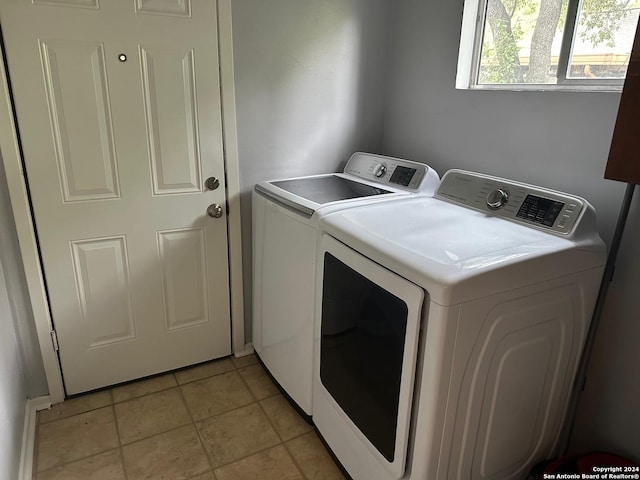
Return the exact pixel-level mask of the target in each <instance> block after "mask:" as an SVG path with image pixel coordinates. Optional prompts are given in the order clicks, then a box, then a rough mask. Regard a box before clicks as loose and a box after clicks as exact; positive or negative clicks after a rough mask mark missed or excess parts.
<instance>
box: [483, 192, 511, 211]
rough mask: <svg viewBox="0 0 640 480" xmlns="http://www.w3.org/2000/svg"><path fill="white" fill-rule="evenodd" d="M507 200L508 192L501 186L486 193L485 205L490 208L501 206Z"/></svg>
mask: <svg viewBox="0 0 640 480" xmlns="http://www.w3.org/2000/svg"><path fill="white" fill-rule="evenodd" d="M508 200H509V192H508V191H507V190H505V189H502V188H496V189H495V190H492V191H491V192H489V195H487V207H489V209H491V210H498V209H499V208H502V207H503V206H504V204H505V203H507V201H508Z"/></svg>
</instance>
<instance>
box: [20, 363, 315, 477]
mask: <svg viewBox="0 0 640 480" xmlns="http://www.w3.org/2000/svg"><path fill="white" fill-rule="evenodd" d="M226 358H227V359H229V361H230V363H231V365H230V366H231V368H230V369H229V370H227V371H222V372H218V373H213V374H211V375H207V376H205V377H202V378H198V379H195V380H191V381H188V382H184V383H180V382H179V381H178V377H177V376H176V371H173V372H167V375H171V376H172V377H173V378H172V380H173V383H174V384H173V385H172V386H169V387H165V388H161V389H160V390H156V391H152V392H149V393H145V394H144V395H139V396H135V397H132V398H129V399H127V400H124V401H120V402H115V395H114V392H113V390H114V389H109V390H108V392H109V397H110V403H109V404H108V405H104V406H102V407H97V408H91V409H89V410H85V411H81V412H78V413H74V414H73V415H69V416H67V417H65V418H62V419H56V420H52V421H50V422H46V423H45V424H44V425H46V424H50V423H54V422H58V421H60V420H65V419H70V418H73V417H76V416H78V415H83V414H86V413H89V412H92V411H95V410H99V409H102V408H106V407H109V408H110V409H111V414H112V415H113V418H114V425H115V434H116V436H117V447H115V448H113V449H108V450H105V451H103V452H98V453H94V454H92V455H88V456H85V457H82V458H78V459H74V460H73V461H70V462H65V463H62V464H60V465H55V466H53V467H51V468H49V469H47V470H43V471H42V472H38V471H37V460H38V457H37V454H38V450H37V447H38V445H39V427H40V422H39V421H38V422H37V425H36V429H37V430H36V446H35V455H34V469H33V471H34V476H33V478H34V479H37V478H38V475H39V474H42V473H45V472H49V471H50V470H52V469H55V468H59V467H65V466H68V465H70V464H72V463H75V462H80V461H82V460H86V459H87V458H91V457H94V456H98V455H103V454H106V453H109V452H113V451H115V450H116V449H117V450H118V459H119V462H120V464H121V466H122V470H123V474H124V478H125V480H127V479H129V472H127V469H126V466H125V458H124V449H125V448H127V447H128V446H130V445H135V444H137V443H140V442H144V441H146V440H149V439H151V438H153V437H157V436H161V435H167V434H170V433H171V432H173V431H175V430H179V429H181V428H185V427H187V426H191V428H193V429H195V431H196V435H197V438H198V441H199V445H200V448H201V449H202V450H203V452H204V454H205V458H206V460H207V464H208V467H209V469H208V470H207V471H205V472H202V473H199V474H197V475H194V476H191V477H189V478H196V477H199V476H201V475H206V474H208V473H209V472H210V473H211V474H212V475H213V477H214V479H215V478H217V476H216V474H215V471H216V470H218V469H220V468H224V467H227V466H229V465H232V464H234V463H237V462H241V461H244V460H246V459H247V458H249V457H252V456H254V455H258V454H261V453H264V452H267V451H269V450H272V449H274V448H276V447H279V446H282V447H283V448H284V451H285V452H286V455H287V456H288V458H289V460H290V461H292V462H293V465H294V466H295V468H296V469H297V471H298V473H299V474H300V475H301V476H302V477H303V478H304V479H308V476H307V475H306V474H305V473H304V470H303V469H302V468H301V464H300V463H299V462H298V461H297V460H296V457H295V456H294V455H293V453H292V451H291V450H290V448H289V445H288V442H292V441H294V440H296V439H299V438H301V437H304V436H306V435H312V434H314V432H315V429H313V428H312V429H310V430H306V431H304V432H301V433H299V434H296V435H293V436H292V437H290V438H287V439H286V440H285V438H284V436H283V433H281V432H280V431H279V430H278V428H276V423H275V419H276V418H277V417H274V418H273V419H272V418H271V417H270V416H269V415H268V414H267V411H266V409H265V407H264V406H263V404H262V402H265V401H267V400H269V399H272V398H275V397H278V396H282V397H283V398H284V399H285V401H286V402H287V406H289V407H291V406H290V405H289V400H288V399H287V398H286V397H284V396H283V395H282V393H281V392H280V391H279V390H278V391H276V392H275V393H273V394H269V395H267V396H266V397H264V398H260V399H258V396H257V394H256V393H254V391H253V390H252V388H251V386H250V383H249V382H248V381H247V379H245V376H244V375H242V373H241V371H244V370H245V369H247V368H248V367H255V366H256V365H258V366H259V370H260V371H261V372H262V374H263V375H266V376H267V378H268V380H269V384H273V383H274V382H273V379H272V378H270V377H269V375H268V373H267V371H266V369H265V367H264V366H262V365H261V364H260V363H259V362H258V361H257V359H253V361H252V363H247V364H243V365H240V366H238V365H236V364H235V363H234V362H233V357H226ZM250 361H251V360H250ZM202 365H206V364H202ZM199 366H200V365H198V366H196V367H192V368H198V367H199ZM183 370H188V369H183ZM180 371H182V370H180ZM232 372H235V374H236V375H237V376H238V377H240V380H241V382H242V385H243V386H244V388H245V389H246V390H247V391H248V392H249V396H250V398H251V399H252V401H251V402H249V403H247V404H245V405H240V406H237V407H234V408H230V409H228V410H224V411H222V412H219V413H216V414H215V415H209V416H207V417H204V418H202V419H199V420H195V418H194V413H193V412H192V410H191V408H190V407H189V403H188V402H187V398H186V396H185V393H184V390H183V388H182V387H186V386H187V385H189V384H191V383H194V382H198V381H204V380H208V379H211V378H214V377H217V376H220V375H224V374H228V373H232ZM258 378H260V376H258ZM260 380H261V379H260ZM144 381H145V380H144V379H143V380H141V382H144ZM131 384H132V385H135V382H131ZM260 385H261V384H258V387H260ZM254 386H255V385H254ZM172 389H178V390H179V393H178V395H179V398H180V402H181V404H182V405H183V407H184V408H185V409H186V412H187V416H188V422H187V423H185V424H183V425H179V426H176V427H172V428H170V429H168V430H165V431H162V432H158V433H154V434H153V435H149V436H146V437H144V438H139V439H136V440H135V441H133V442H129V443H126V444H125V443H123V440H122V439H121V435H120V429H121V426H122V425H121V422H122V419H118V416H117V415H116V405H119V404H124V403H126V402H130V401H133V400H138V399H141V398H144V397H148V396H151V395H154V394H159V393H162V392H166V391H169V390H172ZM257 392H259V393H260V388H258V390H257ZM76 398H80V397H76ZM253 404H257V408H258V409H259V411H260V413H261V414H262V415H263V416H264V417H265V418H266V421H267V424H268V425H269V427H270V428H271V429H272V430H273V431H274V432H275V434H276V436H275V438H274V439H273V440H276V439H277V442H276V443H274V444H273V445H270V446H268V447H265V448H261V449H259V450H256V451H253V452H251V453H249V454H246V455H243V456H241V457H239V458H236V459H234V460H233V461H231V462H228V463H224V464H221V465H218V466H215V467H214V459H213V458H212V457H211V455H210V454H209V451H208V448H206V447H205V445H206V442H205V440H204V438H203V436H202V434H201V432H200V429H199V428H198V424H201V423H202V422H205V421H207V420H210V419H212V418H216V417H219V416H222V415H227V414H229V413H231V412H234V411H237V410H240V409H242V408H246V407H249V406H251V405H253ZM291 408H293V407H291ZM276 411H277V410H276ZM293 411H294V413H295V415H296V416H300V414H299V412H297V411H296V410H295V409H293ZM185 420H186V418H185ZM301 420H303V421H304V420H305V419H304V418H302V417H301ZM305 423H307V422H305ZM284 431H286V430H284ZM114 460H115V458H114ZM203 467H204V465H203Z"/></svg>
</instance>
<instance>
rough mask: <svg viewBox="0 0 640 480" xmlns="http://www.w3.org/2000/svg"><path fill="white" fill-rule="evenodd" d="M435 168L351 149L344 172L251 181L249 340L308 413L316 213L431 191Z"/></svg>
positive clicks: (298, 403)
mask: <svg viewBox="0 0 640 480" xmlns="http://www.w3.org/2000/svg"><path fill="white" fill-rule="evenodd" d="M439 180H440V179H439V176H438V174H437V173H436V172H435V171H434V170H433V169H431V168H429V167H428V166H427V165H425V164H422V163H417V162H412V161H409V160H402V159H398V158H392V157H385V156H381V155H374V154H368V153H362V152H357V153H355V154H353V155H352V156H351V158H350V159H349V161H348V162H347V164H346V166H345V167H344V171H343V172H342V173H331V174H324V175H314V176H307V177H300V178H291V179H284V180H272V181H268V182H264V183H260V184H257V185H256V186H255V189H254V192H253V347H254V349H255V351H256V353H257V355H258V357H259V358H260V359H261V361H262V362H263V364H264V365H265V367H266V368H267V370H268V371H269V373H270V374H271V375H272V376H273V377H274V378H275V380H276V381H277V382H278V383H279V384H280V386H281V387H282V388H283V389H284V391H285V392H286V393H287V394H288V395H289V397H290V398H291V399H292V400H293V401H294V402H295V403H296V404H297V405H298V406H299V407H300V408H301V409H302V410H303V411H304V412H305V413H306V414H307V415H311V414H312V393H311V391H312V385H313V345H314V333H313V332H314V329H313V325H314V293H315V288H314V281H315V259H316V253H317V252H316V247H317V240H318V230H317V228H318V220H319V219H320V218H321V217H322V215H324V214H326V213H328V212H331V211H336V210H341V209H345V208H351V207H355V206H362V205H370V204H374V203H377V202H381V201H385V202H386V201H391V200H394V199H398V198H402V197H406V196H412V195H417V194H424V195H431V194H433V192H434V190H435V188H436V187H437V185H438V182H439Z"/></svg>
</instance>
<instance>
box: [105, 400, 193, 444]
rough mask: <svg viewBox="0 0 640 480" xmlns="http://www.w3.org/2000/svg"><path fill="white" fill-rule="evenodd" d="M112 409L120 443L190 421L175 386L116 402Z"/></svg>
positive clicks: (148, 435)
mask: <svg viewBox="0 0 640 480" xmlns="http://www.w3.org/2000/svg"><path fill="white" fill-rule="evenodd" d="M114 408H115V411H116V418H117V420H118V430H119V432H120V440H121V441H122V443H123V444H125V443H131V442H135V441H136V440H141V439H143V438H146V437H150V436H152V435H156V434H158V433H162V432H166V431H168V430H172V429H174V428H177V427H181V426H183V425H187V424H188V423H191V418H190V417H189V412H188V411H187V408H186V406H185V404H184V401H183V400H182V395H181V394H180V391H179V390H178V389H177V388H173V389H171V390H165V391H163V392H158V393H153V394H151V395H147V396H145V397H140V398H135V399H133V400H128V401H126V402H122V403H116V404H115V405H114Z"/></svg>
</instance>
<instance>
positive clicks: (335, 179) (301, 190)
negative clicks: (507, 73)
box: [271, 175, 393, 205]
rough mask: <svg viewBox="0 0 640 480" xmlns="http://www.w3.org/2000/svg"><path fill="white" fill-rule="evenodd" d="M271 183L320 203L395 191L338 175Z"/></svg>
mask: <svg viewBox="0 0 640 480" xmlns="http://www.w3.org/2000/svg"><path fill="white" fill-rule="evenodd" d="M271 184H272V185H275V186H276V187H278V188H281V189H283V190H284V191H285V192H289V193H292V194H294V195H298V196H299V197H302V198H306V199H307V200H310V201H312V202H315V203H317V204H319V205H324V204H326V203H331V202H337V201H340V200H349V199H351V198H361V197H371V196H375V195H385V194H389V193H393V192H391V190H385V189H383V188H379V187H376V186H373V185H367V184H366V183H362V182H356V181H354V180H349V179H348V178H344V177H339V176H338V175H327V176H321V177H304V178H295V179H291V180H279V181H273V182H271Z"/></svg>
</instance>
